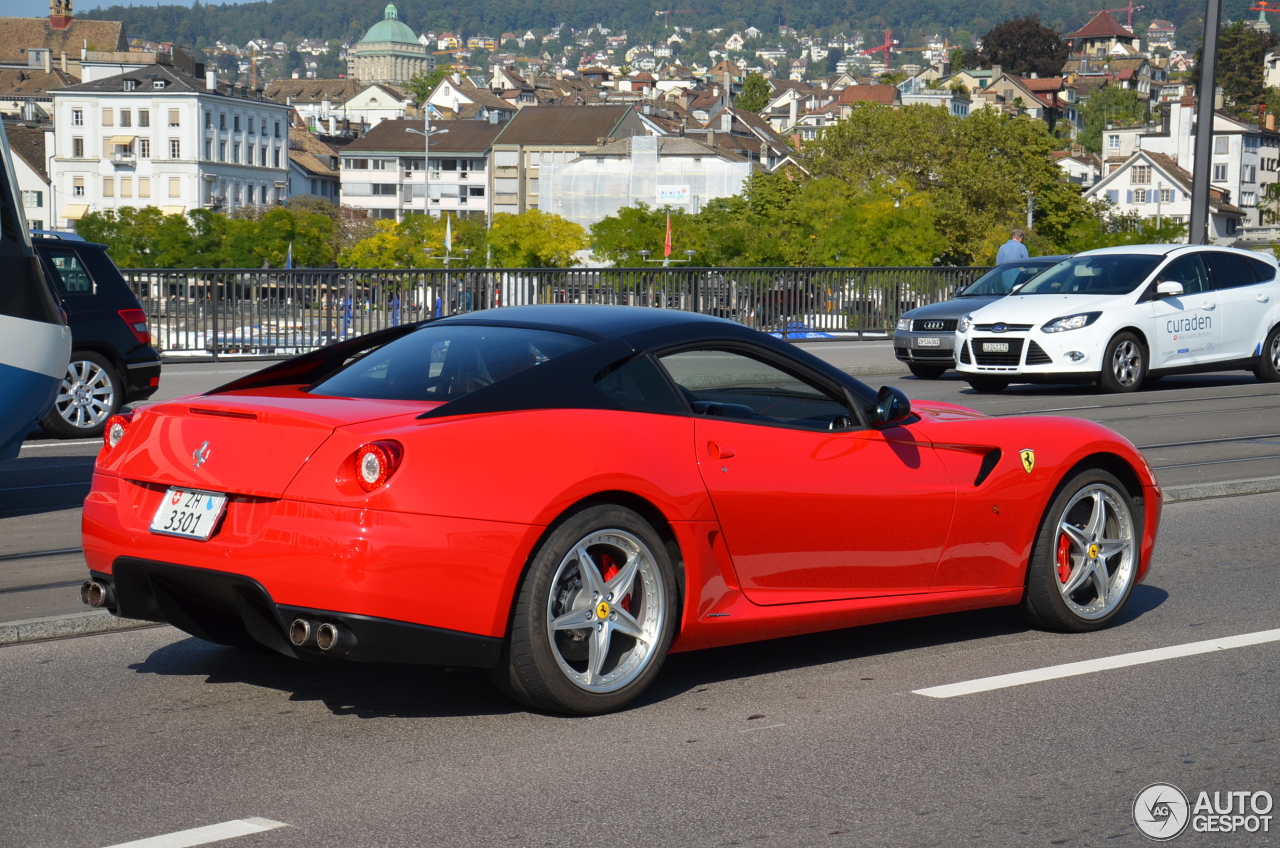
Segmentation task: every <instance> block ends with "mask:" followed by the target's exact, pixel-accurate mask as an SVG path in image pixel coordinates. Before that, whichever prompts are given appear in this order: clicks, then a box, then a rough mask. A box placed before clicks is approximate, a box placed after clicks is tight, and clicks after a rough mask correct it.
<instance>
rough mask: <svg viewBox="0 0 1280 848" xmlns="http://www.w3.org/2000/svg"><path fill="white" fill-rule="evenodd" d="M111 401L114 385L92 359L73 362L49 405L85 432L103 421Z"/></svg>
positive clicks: (113, 395) (114, 395) (113, 394)
mask: <svg viewBox="0 0 1280 848" xmlns="http://www.w3.org/2000/svg"><path fill="white" fill-rule="evenodd" d="M115 400H116V386H115V383H114V382H112V380H111V374H110V373H109V372H108V371H107V369H105V368H103V367H102V366H101V365H99V364H98V363H96V362H94V361H93V360H92V359H73V360H71V362H70V364H68V365H67V376H65V377H63V378H62V387H61V388H59V389H58V399H57V400H55V401H54V402H53V404H54V408H55V409H57V410H58V414H59V415H61V416H62V419H63V420H64V421H66V422H67V423H68V424H70V425H71V426H72V427H78V428H80V429H82V430H89V429H92V428H94V427H97V426H98V425H99V424H101V423H102V422H104V421H106V420H107V417H108V416H109V415H111V410H112V409H114V408H115Z"/></svg>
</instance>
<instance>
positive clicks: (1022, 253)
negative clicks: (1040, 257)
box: [996, 230, 1031, 265]
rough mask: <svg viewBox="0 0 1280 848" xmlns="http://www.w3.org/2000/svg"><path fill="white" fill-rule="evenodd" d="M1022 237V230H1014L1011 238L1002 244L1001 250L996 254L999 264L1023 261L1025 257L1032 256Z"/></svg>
mask: <svg viewBox="0 0 1280 848" xmlns="http://www.w3.org/2000/svg"><path fill="white" fill-rule="evenodd" d="M1022 238H1023V235H1022V230H1014V231H1013V235H1012V236H1011V237H1010V238H1009V240H1008V241H1007V242H1005V243H1004V244H1002V245H1000V252H999V253H997V254H996V264H997V265H1003V264H1005V263H1006V262H1021V261H1022V260H1024V259H1030V258H1031V254H1030V253H1028V252H1027V246H1026V245H1025V244H1023V243H1022Z"/></svg>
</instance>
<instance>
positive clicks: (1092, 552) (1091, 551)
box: [1089, 544, 1098, 559]
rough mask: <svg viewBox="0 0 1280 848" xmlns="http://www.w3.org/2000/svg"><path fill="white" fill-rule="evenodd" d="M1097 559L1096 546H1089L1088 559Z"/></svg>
mask: <svg viewBox="0 0 1280 848" xmlns="http://www.w3.org/2000/svg"><path fill="white" fill-rule="evenodd" d="M1097 558H1098V546H1097V545H1096V544H1095V545H1090V546H1089V559H1097Z"/></svg>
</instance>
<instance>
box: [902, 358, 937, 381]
mask: <svg viewBox="0 0 1280 848" xmlns="http://www.w3.org/2000/svg"><path fill="white" fill-rule="evenodd" d="M907 367H908V368H910V369H911V373H912V374H914V375H915V376H916V377H919V378H920V379H921V380H937V379H938V378H940V377H941V376H942V375H943V374H945V373H947V369H946V368H943V367H939V366H937V365H917V364H916V363H914V362H908V363H907Z"/></svg>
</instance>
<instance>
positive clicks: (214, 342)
mask: <svg viewBox="0 0 1280 848" xmlns="http://www.w3.org/2000/svg"><path fill="white" fill-rule="evenodd" d="M217 280H218V276H217V275H216V274H215V275H213V277H212V279H211V282H210V286H209V326H210V328H211V331H210V332H211V334H210V338H209V350H210V351H212V352H213V361H214V362H217V361H218V282H217Z"/></svg>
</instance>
